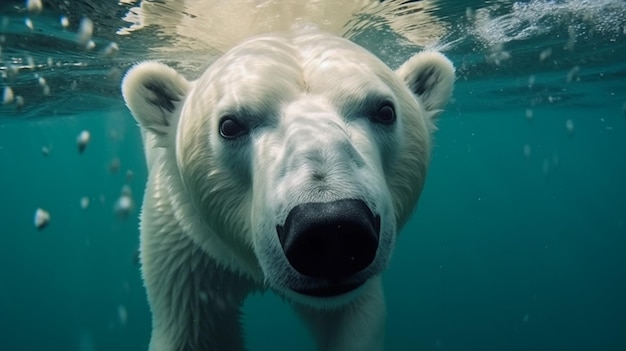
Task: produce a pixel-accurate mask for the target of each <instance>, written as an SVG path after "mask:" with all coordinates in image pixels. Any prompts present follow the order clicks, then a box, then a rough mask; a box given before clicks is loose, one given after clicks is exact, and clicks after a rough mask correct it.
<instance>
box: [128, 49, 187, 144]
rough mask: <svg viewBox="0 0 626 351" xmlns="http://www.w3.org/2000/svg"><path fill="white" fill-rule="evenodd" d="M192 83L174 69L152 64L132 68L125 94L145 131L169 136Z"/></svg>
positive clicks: (129, 105) (147, 63) (141, 64)
mask: <svg viewBox="0 0 626 351" xmlns="http://www.w3.org/2000/svg"><path fill="white" fill-rule="evenodd" d="M190 87H191V83H190V82H189V81H187V79H185V77H183V76H182V75H181V74H179V73H178V72H176V71H175V70H174V69H172V68H170V67H169V66H166V65H164V64H162V63H158V62H154V61H149V62H144V63H140V64H138V65H136V66H134V67H133V68H131V69H130V70H129V71H128V73H126V76H125V77H124V80H123V81H122V95H123V96H124V101H125V102H126V105H127V106H128V108H129V109H130V111H131V113H132V114H133V116H134V117H135V119H136V120H137V122H138V123H139V124H140V125H141V127H142V128H145V129H147V130H150V131H152V132H154V133H155V134H158V135H164V134H167V133H168V131H169V130H170V126H171V125H173V124H174V123H172V122H173V119H176V118H178V117H177V116H175V113H177V110H178V109H179V107H180V106H179V105H180V104H181V103H182V102H183V101H184V100H185V97H186V96H187V93H188V92H189V89H190Z"/></svg>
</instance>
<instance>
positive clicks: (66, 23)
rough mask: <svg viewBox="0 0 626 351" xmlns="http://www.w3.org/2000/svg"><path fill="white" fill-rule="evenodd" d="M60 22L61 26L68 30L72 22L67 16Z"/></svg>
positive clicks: (62, 17)
mask: <svg viewBox="0 0 626 351" xmlns="http://www.w3.org/2000/svg"><path fill="white" fill-rule="evenodd" d="M59 22H61V26H63V28H67V27H69V25H70V20H69V19H67V17H65V16H61V18H60V19H59Z"/></svg>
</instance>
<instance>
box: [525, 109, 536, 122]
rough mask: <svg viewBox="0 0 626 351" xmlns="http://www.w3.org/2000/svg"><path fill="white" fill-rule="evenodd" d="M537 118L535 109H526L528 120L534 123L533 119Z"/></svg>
mask: <svg viewBox="0 0 626 351" xmlns="http://www.w3.org/2000/svg"><path fill="white" fill-rule="evenodd" d="M534 116H535V114H534V112H533V109H532V108H527V109H526V119H527V120H528V121H529V122H530V121H532V119H533V117H534Z"/></svg>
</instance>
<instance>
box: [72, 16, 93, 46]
mask: <svg viewBox="0 0 626 351" xmlns="http://www.w3.org/2000/svg"><path fill="white" fill-rule="evenodd" d="M92 35H93V22H92V21H91V20H90V19H89V18H87V17H83V18H82V19H81V20H80V24H79V25H78V33H77V37H76V41H77V42H78V43H79V44H81V45H88V43H89V42H90V40H91V36H92Z"/></svg>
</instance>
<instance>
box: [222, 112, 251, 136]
mask: <svg viewBox="0 0 626 351" xmlns="http://www.w3.org/2000/svg"><path fill="white" fill-rule="evenodd" d="M245 132H246V129H245V128H244V127H243V126H241V124H239V122H237V121H236V120H235V119H234V118H233V117H232V116H225V117H223V118H222V120H221V121H220V135H221V136H223V137H224V138H226V139H233V138H236V137H238V136H240V135H243V134H245Z"/></svg>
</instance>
